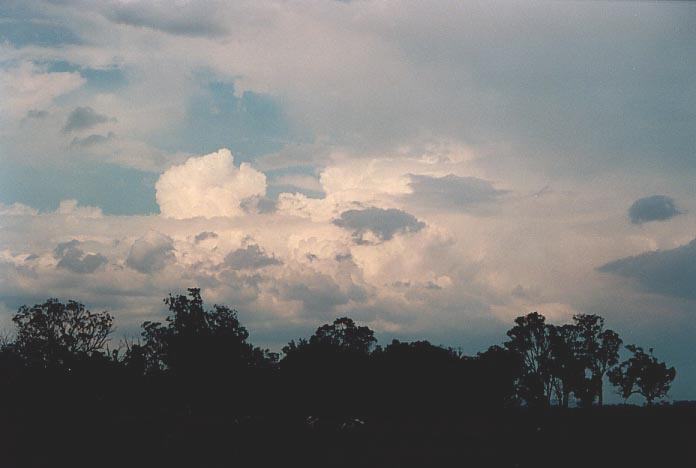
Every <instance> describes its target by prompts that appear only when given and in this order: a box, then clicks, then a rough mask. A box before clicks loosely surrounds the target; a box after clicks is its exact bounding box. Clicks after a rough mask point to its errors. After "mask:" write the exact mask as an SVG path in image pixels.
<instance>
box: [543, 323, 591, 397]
mask: <svg viewBox="0 0 696 468" xmlns="http://www.w3.org/2000/svg"><path fill="white" fill-rule="evenodd" d="M547 327H549V331H550V334H549V337H550V340H551V356H550V363H549V371H550V373H551V376H552V379H553V391H554V393H555V396H556V400H557V401H558V404H559V406H562V407H564V408H567V407H568V404H569V402H570V395H571V393H576V394H577V393H578V391H579V389H580V388H581V387H582V386H583V383H584V380H585V364H584V362H583V359H582V358H581V354H580V352H579V346H578V334H579V329H578V327H577V326H576V325H571V324H566V325H561V326H553V325H547Z"/></svg>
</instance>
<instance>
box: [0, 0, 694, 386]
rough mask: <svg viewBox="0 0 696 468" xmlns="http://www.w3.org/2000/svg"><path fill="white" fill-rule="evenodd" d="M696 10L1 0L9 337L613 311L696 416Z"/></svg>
mask: <svg viewBox="0 0 696 468" xmlns="http://www.w3.org/2000/svg"><path fill="white" fill-rule="evenodd" d="M694 76H696V4H694V3H691V2H601V1H599V2H496V1H485V2H474V1H463V2H462V1H448V0H443V1H439V2H415V1H403V2H402V1H392V0H384V1H366V0H365V1H363V0H354V1H333V0H297V1H272V0H270V1H258V0H254V1H244V0H239V1H235V2H222V1H189V0H171V1H163V0H129V1H125V0H121V1H119V0H110V1H93V0H51V1H38V0H22V1H16V2H15V1H12V0H0V326H3V327H5V328H7V329H10V326H11V321H10V318H11V316H12V314H13V313H14V312H15V311H16V310H17V307H19V306H20V305H23V304H29V305H31V304H35V303H39V302H42V301H44V300H45V299H47V298H48V297H57V298H60V299H63V300H67V299H76V300H79V301H81V302H83V303H85V304H86V305H87V306H88V307H89V308H91V309H93V310H109V311H110V312H111V313H112V314H114V316H115V317H116V326H117V331H116V334H117V335H118V336H131V337H132V336H137V334H138V330H139V326H140V324H141V323H142V322H143V321H145V320H162V319H163V317H164V316H165V315H166V310H165V308H164V304H163V302H162V299H163V298H164V297H166V296H167V295H168V294H169V293H170V292H172V293H180V292H183V291H185V289H186V288H187V287H200V288H201V289H202V294H203V298H204V300H206V302H208V303H209V304H213V303H219V304H226V305H229V306H231V307H234V308H236V309H237V310H238V311H239V315H240V319H241V320H242V322H243V324H245V325H246V326H247V328H248V329H249V331H250V333H251V340H252V342H253V343H254V344H258V345H264V346H268V347H271V348H272V349H275V350H279V349H280V348H281V347H282V346H283V345H284V344H285V343H287V342H288V341H289V340H290V339H293V338H295V339H296V338H298V337H302V336H305V337H306V336H308V335H309V334H311V333H312V331H313V330H314V329H315V328H316V327H317V326H319V325H320V324H322V323H326V322H329V321H331V320H333V319H334V318H336V317H339V316H346V315H347V316H350V317H352V318H354V319H355V320H357V321H359V322H360V323H363V324H366V325H368V326H369V327H370V328H372V329H374V330H375V331H376V333H377V336H378V338H379V339H380V341H381V342H382V343H388V342H389V341H390V340H391V339H392V338H399V339H428V340H430V341H431V342H433V343H436V344H442V345H447V346H454V347H460V348H461V349H462V350H463V351H464V352H466V353H469V354H474V353H476V352H478V351H482V350H484V349H486V348H487V347H488V346H489V345H491V344H497V343H501V342H502V341H503V340H504V339H505V331H506V330H507V329H509V328H510V327H511V324H512V321H513V319H514V318H515V317H517V316H519V315H524V314H526V313H529V312H532V311H539V312H540V313H542V314H544V315H545V316H546V317H547V319H548V320H549V321H550V322H552V323H557V324H560V323H566V322H568V321H569V320H571V318H572V316H573V314H577V313H589V314H599V315H601V316H603V317H604V318H605V320H606V324H607V326H608V327H609V328H612V329H614V330H616V331H618V332H619V333H620V334H621V336H622V338H623V339H624V342H625V343H626V344H630V343H635V344H638V345H641V346H644V347H645V348H654V350H655V354H656V355H657V357H658V358H660V359H664V360H665V361H667V362H668V363H669V364H670V365H674V366H675V367H676V368H677V373H678V375H677V378H676V380H675V382H674V385H673V388H672V391H671V396H672V398H673V399H677V400H679V399H696V338H695V337H696V184H695V183H694V180H695V177H696V84H695V82H694Z"/></svg>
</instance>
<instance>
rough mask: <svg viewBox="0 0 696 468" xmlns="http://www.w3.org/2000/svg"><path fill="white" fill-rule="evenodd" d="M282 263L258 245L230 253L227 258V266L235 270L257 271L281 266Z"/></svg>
mask: <svg viewBox="0 0 696 468" xmlns="http://www.w3.org/2000/svg"><path fill="white" fill-rule="evenodd" d="M281 263H282V262H281V261H280V260H278V259H277V258H275V257H271V256H268V255H266V253H265V252H264V251H263V250H262V249H261V248H260V247H259V246H258V245H256V244H252V245H247V246H246V247H245V248H243V249H237V250H235V251H234V252H230V253H228V254H227V256H226V257H225V265H227V266H229V267H231V268H233V269H235V270H244V269H256V268H262V267H265V266H270V265H280V264H281Z"/></svg>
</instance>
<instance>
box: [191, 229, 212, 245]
mask: <svg viewBox="0 0 696 468" xmlns="http://www.w3.org/2000/svg"><path fill="white" fill-rule="evenodd" d="M217 238H218V235H217V234H216V233H214V232H213V231H203V232H200V233H198V234H196V237H194V239H193V240H194V242H195V243H196V244H197V243H199V242H203V241H204V240H206V239H217Z"/></svg>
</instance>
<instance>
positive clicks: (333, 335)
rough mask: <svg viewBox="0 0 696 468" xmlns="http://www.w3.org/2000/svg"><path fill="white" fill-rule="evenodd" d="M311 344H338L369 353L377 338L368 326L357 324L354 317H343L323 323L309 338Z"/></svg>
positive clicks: (346, 348) (344, 347) (337, 345)
mask: <svg viewBox="0 0 696 468" xmlns="http://www.w3.org/2000/svg"><path fill="white" fill-rule="evenodd" d="M309 343H310V344H314V343H320V344H323V345H330V346H336V347H338V348H341V349H343V350H346V351H351V352H356V353H360V354H369V353H370V351H372V348H373V347H374V345H375V343H377V339H376V338H375V332H373V331H372V330H370V329H369V328H368V327H361V326H357V325H356V324H355V322H354V321H353V319H350V318H348V317H341V318H337V319H336V320H334V322H333V323H332V324H326V325H322V326H321V327H319V328H317V331H316V332H315V333H314V335H312V337H311V338H310V339H309Z"/></svg>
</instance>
